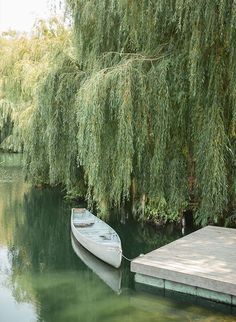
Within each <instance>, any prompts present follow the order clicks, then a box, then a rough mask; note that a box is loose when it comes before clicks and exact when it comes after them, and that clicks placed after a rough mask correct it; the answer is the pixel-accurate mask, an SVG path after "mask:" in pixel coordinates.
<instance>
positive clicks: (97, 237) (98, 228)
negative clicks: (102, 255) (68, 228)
mask: <svg viewBox="0 0 236 322" xmlns="http://www.w3.org/2000/svg"><path fill="white" fill-rule="evenodd" d="M72 221H73V225H74V227H75V229H76V230H77V231H78V232H79V233H80V234H81V235H83V236H84V237H87V238H89V239H91V240H93V241H94V242H98V243H101V244H109V245H114V246H116V244H117V246H120V245H121V241H120V237H119V236H118V234H117V233H116V232H115V230H114V229H113V228H111V227H110V226H109V225H107V224H106V223H105V222H104V221H102V220H101V219H99V218H97V217H95V216H94V215H93V214H91V213H90V212H89V211H88V210H86V209H81V208H74V209H73V212H72Z"/></svg>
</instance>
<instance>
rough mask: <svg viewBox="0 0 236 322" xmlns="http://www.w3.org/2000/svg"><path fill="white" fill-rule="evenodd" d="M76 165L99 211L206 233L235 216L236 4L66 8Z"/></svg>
mask: <svg viewBox="0 0 236 322" xmlns="http://www.w3.org/2000/svg"><path fill="white" fill-rule="evenodd" d="M67 2H68V4H69V7H70V8H71V11H72V17H73V26H74V44H75V48H76V52H77V59H78V63H79V65H80V66H81V69H82V70H83V72H84V79H83V82H82V84H81V87H80V88H79V89H78V92H77V96H76V100H75V109H76V111H77V122H78V135H77V145H78V160H79V164H80V165H82V166H83V168H84V171H85V177H86V179H87V182H88V189H89V190H88V191H89V196H90V197H91V198H92V199H93V200H95V201H96V202H97V204H98V206H99V207H100V208H102V207H103V206H104V205H105V206H106V207H107V206H112V205H120V204H122V203H123V202H124V201H125V200H126V199H129V198H130V196H132V197H133V198H135V199H138V200H140V205H139V207H138V208H139V209H140V210H141V211H140V212H139V214H140V216H144V217H145V218H146V219H148V218H150V217H152V218H162V219H168V220H176V219H178V217H179V216H180V214H181V213H182V212H183V210H184V209H187V208H188V207H191V208H193V209H194V210H196V212H195V213H196V220H197V222H199V223H201V224H206V223H207V222H219V221H220V220H221V219H224V220H225V219H227V220H230V218H231V219H233V216H232V217H230V216H231V215H232V214H233V212H234V211H235V192H236V190H235V188H236V186H235V179H236V178H235V174H236V173H235V161H234V160H235V125H236V123H235V121H236V85H235V79H236V59H235V57H236V52H235V50H236V2H235V1H234V0H220V1H215V0H209V1H203V0H199V1H194V0H188V1H184V0H165V1H164V0H155V1H151V0H140V1H136V0H129V1H123V0H110V1H107V0H101V1H96V0H87V1H82V0H68V1H67Z"/></svg>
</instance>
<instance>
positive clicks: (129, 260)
mask: <svg viewBox="0 0 236 322" xmlns="http://www.w3.org/2000/svg"><path fill="white" fill-rule="evenodd" d="M141 256H143V254H140V255H139V256H136V257H134V258H128V257H126V256H125V255H124V254H123V253H122V257H123V258H124V259H126V260H127V261H128V262H132V260H134V259H135V258H137V257H141Z"/></svg>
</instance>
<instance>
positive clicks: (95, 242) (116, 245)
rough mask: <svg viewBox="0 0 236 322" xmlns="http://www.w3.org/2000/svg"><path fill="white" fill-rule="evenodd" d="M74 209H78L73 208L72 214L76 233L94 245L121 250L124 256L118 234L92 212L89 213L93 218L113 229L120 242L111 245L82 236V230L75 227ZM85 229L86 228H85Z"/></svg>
mask: <svg viewBox="0 0 236 322" xmlns="http://www.w3.org/2000/svg"><path fill="white" fill-rule="evenodd" d="M74 209H76V208H72V212H71V224H72V225H73V227H74V229H75V230H76V232H78V233H79V234H80V236H82V237H83V238H85V239H87V240H89V241H91V242H92V243H94V244H97V245H101V244H102V245H105V246H107V247H112V248H114V249H116V248H117V249H119V250H120V253H121V254H122V245H121V240H120V236H119V235H118V234H117V232H116V231H115V230H114V229H113V228H112V227H111V226H110V225H108V224H107V223H106V222H105V221H103V220H101V219H99V218H98V217H96V216H94V215H93V214H92V213H91V212H90V211H88V210H87V211H88V212H89V213H90V214H91V215H92V216H94V217H95V218H97V219H99V220H100V221H101V222H102V223H103V224H105V225H107V226H108V227H109V228H111V229H112V230H113V231H114V233H115V234H116V236H117V237H118V241H117V242H115V243H113V244H109V243H103V241H102V240H101V241H96V240H94V239H91V238H88V237H86V234H84V235H83V234H82V233H81V232H80V229H78V228H77V227H75V225H74V223H73V214H74V212H73V211H74ZM81 228H82V227H81ZM83 228H84V227H83Z"/></svg>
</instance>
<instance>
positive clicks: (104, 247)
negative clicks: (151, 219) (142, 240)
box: [71, 209, 122, 268]
mask: <svg viewBox="0 0 236 322" xmlns="http://www.w3.org/2000/svg"><path fill="white" fill-rule="evenodd" d="M73 214H74V212H73V209H72V215H71V230H72V233H73V235H74V237H75V239H76V240H77V241H78V242H79V243H80V244H81V245H82V246H83V247H84V248H86V249H87V250H88V251H89V252H91V253H92V254H93V255H95V256H96V257H98V258H99V259H101V260H102V261H104V262H105V263H108V264H109V265H111V266H113V267H116V268H118V267H120V265H121V260H122V249H121V243H120V242H110V243H109V241H108V242H106V243H99V241H97V240H94V239H93V238H90V236H91V233H92V232H93V228H91V233H90V235H89V234H88V235H87V234H84V230H83V228H82V229H78V228H77V227H76V226H75V225H74V221H73ZM91 215H92V214H91ZM92 216H93V215H92ZM94 217H95V216H94ZM95 218H96V217H95ZM96 220H98V221H99V224H100V225H101V222H102V221H101V220H100V219H97V218H96ZM102 223H104V222H102ZM104 225H106V226H104V227H107V226H108V225H107V224H106V223H104ZM108 227H109V228H110V229H112V228H111V227H110V226H108ZM95 233H96V231H95V230H94V234H95ZM114 233H115V232H114Z"/></svg>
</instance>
